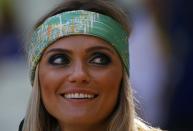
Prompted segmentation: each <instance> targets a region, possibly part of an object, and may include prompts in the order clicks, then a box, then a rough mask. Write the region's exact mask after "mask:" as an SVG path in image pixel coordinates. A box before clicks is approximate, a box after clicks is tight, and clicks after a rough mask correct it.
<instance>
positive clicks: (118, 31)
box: [28, 10, 129, 85]
mask: <svg viewBox="0 0 193 131" xmlns="http://www.w3.org/2000/svg"><path fill="white" fill-rule="evenodd" d="M70 35H91V36H95V37H99V38H102V39H104V40H106V41H107V42H108V43H109V44H111V45H112V46H113V47H114V49H115V50H116V51H117V53H118V54H119V55H120V57H121V58H122V61H123V63H124V66H125V68H126V70H127V71H128V66H129V62H128V55H129V53H128V33H127V32H126V31H125V30H124V29H123V27H122V26H121V25H120V24H119V23H118V22H117V21H115V20H114V19H112V18H111V17H109V16H106V15H102V14H99V13H96V12H91V11H86V10H74V11H67V12H63V13H60V14H57V15H55V16H52V17H50V18H48V19H46V20H45V21H44V23H43V24H42V25H40V26H39V27H38V28H37V29H36V30H35V31H34V33H33V34H32V40H31V43H30V46H29V52H28V53H29V66H30V77H31V83H32V85H33V81H34V77H35V70H36V66H37V64H38V63H39V61H40V59H41V56H42V54H43V51H44V50H45V49H46V48H47V47H48V46H50V45H51V44H53V43H54V42H55V41H56V40H58V39H60V38H62V37H64V36H70Z"/></svg>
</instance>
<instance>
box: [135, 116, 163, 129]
mask: <svg viewBox="0 0 193 131" xmlns="http://www.w3.org/2000/svg"><path fill="white" fill-rule="evenodd" d="M134 124H135V130H134V131H162V130H161V129H158V128H153V127H151V126H149V125H147V124H145V123H144V122H143V121H142V120H140V119H135V120H134Z"/></svg>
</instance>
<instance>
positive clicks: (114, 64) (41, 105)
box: [20, 0, 158, 131]
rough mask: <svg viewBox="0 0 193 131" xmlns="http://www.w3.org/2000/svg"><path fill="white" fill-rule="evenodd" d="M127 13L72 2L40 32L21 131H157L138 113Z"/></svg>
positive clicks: (101, 5)
mask: <svg viewBox="0 0 193 131" xmlns="http://www.w3.org/2000/svg"><path fill="white" fill-rule="evenodd" d="M129 34H130V28H129V25H128V22H127V19H126V17H125V15H124V13H123V12H122V11H121V10H120V9H119V8H118V7H116V6H115V5H113V4H112V3H110V2H108V1H103V0H95V1H89V0H85V1H82V0H70V1H67V2H64V3H63V4H61V5H60V6H58V7H57V8H56V9H55V10H53V11H52V12H50V13H49V14H48V15H46V17H45V18H43V19H42V20H41V21H40V22H38V24H37V25H36V26H35V28H34V32H33V35H32V41H31V43H30V47H29V51H28V53H29V65H30V76H31V84H32V94H31V98H30V101H29V106H28V109H27V112H26V116H25V118H24V124H23V125H21V126H20V127H21V129H20V130H21V131H153V130H158V129H154V128H151V127H149V126H147V125H145V124H144V123H143V122H141V121H140V120H139V119H138V118H137V116H136V114H135V111H134V104H133V98H132V92H131V87H130V85H129V68H128V65H129V63H128V54H129V53H128V37H129Z"/></svg>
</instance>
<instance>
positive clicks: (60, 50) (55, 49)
mask: <svg viewBox="0 0 193 131" xmlns="http://www.w3.org/2000/svg"><path fill="white" fill-rule="evenodd" d="M93 50H107V51H108V52H110V53H111V54H113V55H115V52H114V51H113V50H111V49H109V48H107V47H104V46H94V47H90V48H88V49H86V50H85V51H86V52H91V51H93ZM51 52H65V53H68V54H71V53H72V52H71V51H70V50H68V49H61V48H53V49H50V50H48V51H46V52H45V53H44V54H49V53H51Z"/></svg>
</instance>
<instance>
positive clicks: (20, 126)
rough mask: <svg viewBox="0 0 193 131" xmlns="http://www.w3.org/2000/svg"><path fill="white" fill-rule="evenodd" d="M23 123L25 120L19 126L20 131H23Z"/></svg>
mask: <svg viewBox="0 0 193 131" xmlns="http://www.w3.org/2000/svg"><path fill="white" fill-rule="evenodd" d="M23 123H24V119H23V120H22V121H21V122H20V124H19V131H22V127H23Z"/></svg>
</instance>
